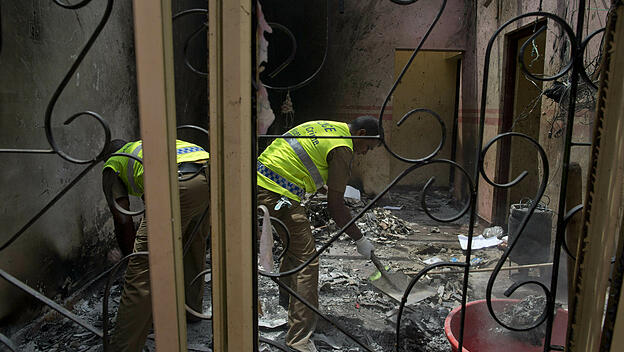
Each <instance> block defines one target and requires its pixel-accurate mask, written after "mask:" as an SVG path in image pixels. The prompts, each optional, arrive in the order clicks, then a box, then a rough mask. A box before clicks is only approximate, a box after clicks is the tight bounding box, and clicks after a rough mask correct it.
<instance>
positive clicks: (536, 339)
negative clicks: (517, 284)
mask: <svg viewBox="0 0 624 352" xmlns="http://www.w3.org/2000/svg"><path fill="white" fill-rule="evenodd" d="M544 309H546V297H543V296H534V295H530V296H527V297H525V298H524V299H522V300H521V301H520V302H518V303H516V304H512V305H509V306H508V307H506V308H505V310H504V311H503V312H502V313H501V315H500V320H501V321H502V322H503V323H504V324H505V325H507V326H510V327H513V328H517V329H526V328H529V327H531V326H533V325H535V323H536V322H537V321H538V319H540V317H541V316H542V314H543V312H544ZM491 330H492V331H493V332H494V333H496V334H500V335H508V336H511V337H513V338H515V339H517V340H520V341H526V342H528V343H530V344H531V345H533V346H541V345H542V344H543V341H544V337H545V336H546V323H545V322H543V323H542V324H540V325H539V326H537V327H535V328H533V329H530V330H526V331H514V330H508V329H506V328H504V327H502V326H496V327H494V328H492V329H491Z"/></svg>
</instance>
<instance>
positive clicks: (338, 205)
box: [327, 147, 373, 258]
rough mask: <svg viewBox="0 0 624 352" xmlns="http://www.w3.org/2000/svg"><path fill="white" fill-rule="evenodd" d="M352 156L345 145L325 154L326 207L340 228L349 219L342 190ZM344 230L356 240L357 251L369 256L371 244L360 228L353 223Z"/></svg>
mask: <svg viewBox="0 0 624 352" xmlns="http://www.w3.org/2000/svg"><path fill="white" fill-rule="evenodd" d="M352 158H353V152H351V150H350V149H348V148H347V147H338V148H335V149H333V150H332V151H331V152H330V153H329V154H328V155H327V161H328V163H329V177H328V179H327V187H328V189H329V190H328V192H327V208H328V210H329V215H330V216H331V217H332V218H333V219H334V221H335V222H336V224H337V225H338V226H339V227H341V228H342V227H343V226H344V225H346V224H347V223H348V222H349V221H350V220H351V213H350V212H349V209H348V208H347V206H346V205H345V203H344V192H345V188H346V187H347V181H348V180H349V176H350V175H351V170H350V164H351V159H352ZM345 232H346V233H347V235H349V237H351V238H352V239H353V240H354V241H356V244H357V246H358V252H359V253H360V254H362V256H364V257H365V258H370V253H371V252H372V250H373V246H372V244H371V243H370V241H368V240H367V239H366V238H365V237H364V236H362V232H360V229H359V228H358V227H357V226H356V225H355V224H352V225H351V226H349V227H348V228H347V229H346V230H345Z"/></svg>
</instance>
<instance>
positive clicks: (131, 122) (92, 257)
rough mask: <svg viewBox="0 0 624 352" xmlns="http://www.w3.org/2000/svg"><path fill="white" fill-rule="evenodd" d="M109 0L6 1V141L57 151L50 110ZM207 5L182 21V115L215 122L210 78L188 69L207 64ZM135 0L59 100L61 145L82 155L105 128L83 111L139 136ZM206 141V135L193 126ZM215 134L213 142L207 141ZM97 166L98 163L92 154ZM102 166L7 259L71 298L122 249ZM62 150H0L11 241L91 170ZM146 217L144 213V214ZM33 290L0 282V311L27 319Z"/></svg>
mask: <svg viewBox="0 0 624 352" xmlns="http://www.w3.org/2000/svg"><path fill="white" fill-rule="evenodd" d="M106 5H107V2H106V1H94V2H91V3H89V4H88V5H87V6H85V7H82V8H79V9H77V10H70V9H64V8H62V7H60V6H58V5H56V4H54V2H52V1H45V0H28V1H10V2H3V3H2V6H1V8H0V16H1V23H2V33H1V35H2V47H1V51H0V141H1V142H0V143H1V144H0V148H6V149H44V150H45V149H51V147H50V144H49V143H48V140H47V138H46V131H45V129H44V124H45V112H46V108H47V107H48V104H49V102H50V100H51V97H52V96H53V94H54V92H55V90H56V89H57V87H58V86H59V85H60V83H61V80H62V79H63V77H64V76H65V75H66V73H67V72H68V71H69V68H70V67H71V65H72V64H73V63H74V61H75V60H76V58H77V56H78V55H79V53H80V51H81V49H82V48H83V47H84V45H85V43H86V42H87V41H88V40H89V38H90V37H91V36H92V34H93V32H94V30H95V29H96V26H97V25H98V23H100V21H101V20H102V18H103V16H104V13H105V9H106ZM206 7H207V6H206V2H205V1H185V2H175V4H174V8H173V12H174V13H177V12H179V11H181V10H184V9H188V8H206ZM205 22H206V18H205V15H203V16H202V15H191V16H187V17H185V18H181V19H179V20H177V21H176V23H175V24H174V26H175V27H174V38H175V39H174V41H175V60H176V91H177V96H176V98H177V101H176V102H177V114H178V121H179V124H195V125H200V126H203V127H207V99H208V98H207V83H206V78H205V77H203V76H201V75H197V74H195V73H193V72H192V71H191V70H190V69H188V68H187V67H185V65H184V61H185V56H184V46H185V43H186V39H187V38H188V37H189V36H190V35H191V34H192V33H195V31H197V30H198V29H200V30H199V33H198V34H197V35H196V36H194V37H193V38H192V40H190V41H189V42H188V45H187V53H186V58H187V59H186V60H187V61H189V63H190V64H192V65H193V66H194V67H195V68H197V69H198V70H202V71H205V70H206V32H205V31H204V30H201V28H203V26H204V23H205ZM135 65H136V64H135V57H134V36H133V12H132V2H130V1H118V2H114V3H113V6H112V11H111V14H110V17H109V18H108V20H107V21H106V24H105V25H104V27H103V30H102V32H101V33H100V35H99V36H98V37H97V39H96V40H95V42H94V44H93V46H92V48H91V49H90V50H89V51H88V53H87V54H86V56H85V58H84V60H83V61H82V63H81V64H80V66H79V67H78V69H77V71H76V72H75V74H74V75H73V76H72V77H71V78H70V80H69V82H68V84H67V86H66V87H65V89H64V90H63V91H62V93H61V94H60V96H59V99H58V101H57V102H56V104H55V105H54V108H53V111H52V117H51V126H52V134H53V136H54V139H55V140H56V143H57V144H58V146H59V148H60V150H62V151H63V152H65V153H67V154H69V155H70V156H72V157H76V158H81V159H91V158H94V157H95V156H96V155H97V154H98V153H99V152H100V151H101V149H102V146H103V144H104V132H103V129H102V127H101V126H100V125H99V124H98V123H97V122H96V120H95V119H93V118H90V117H88V116H80V117H79V118H77V119H76V120H74V121H73V122H72V123H71V124H68V125H64V124H63V123H64V122H65V120H67V119H68V118H69V117H70V116H72V115H73V114H75V113H78V112H82V111H92V112H94V113H97V114H99V115H100V116H102V118H103V119H104V120H105V121H106V122H107V123H108V125H109V127H110V131H111V136H112V138H113V139H114V138H121V139H125V140H136V139H139V138H140V135H139V118H138V108H137V92H136V83H135V76H136V67H135ZM180 137H182V138H184V139H188V140H190V141H195V142H197V143H199V142H202V145H207V142H206V141H205V137H204V136H198V135H197V134H196V133H195V132H190V133H186V134H184V133H182V134H181V136H180ZM202 138H203V141H202ZM87 165H88V164H87ZM101 165H102V164H99V165H96V166H95V167H94V168H93V169H92V170H90V171H89V172H88V173H87V174H86V176H85V177H84V178H82V179H81V180H80V181H78V182H77V184H76V185H75V186H73V187H72V188H71V189H70V190H69V191H68V192H67V193H66V194H64V195H63V196H62V198H61V199H60V200H59V201H58V202H57V203H56V204H54V205H53V206H52V207H51V208H50V209H49V210H48V211H47V212H45V213H44V215H43V216H41V217H40V218H39V219H38V220H37V221H35V222H34V223H33V225H32V226H30V227H28V228H27V229H26V231H25V232H23V234H22V235H21V236H20V237H19V238H18V239H17V240H16V241H15V242H13V243H12V244H11V245H10V246H8V247H7V248H6V249H4V250H3V251H2V252H1V253H0V268H1V269H2V270H5V271H6V272H7V273H9V274H11V275H13V276H15V277H17V278H18V279H20V280H22V281H25V282H27V283H28V284H29V285H30V286H31V287H35V288H37V289H39V290H40V291H41V292H42V293H44V294H45V295H46V296H48V297H51V298H53V297H54V298H56V299H62V298H63V297H66V296H67V295H69V294H71V292H73V291H74V290H75V289H76V288H78V287H81V285H83V284H84V283H85V282H86V281H88V280H89V279H91V278H93V277H94V276H95V275H96V274H98V273H99V272H101V271H103V270H104V268H105V267H106V265H107V264H110V263H108V262H107V252H108V251H110V250H111V249H112V248H116V246H117V245H116V242H115V240H114V235H113V234H112V230H113V228H112V218H111V216H110V213H109V210H108V207H107V205H106V202H105V200H104V197H103V194H102V191H101V173H100V170H101ZM85 167H86V165H85V164H75V163H71V162H68V161H66V160H64V159H62V158H61V157H59V156H58V155H56V154H30V153H29V154H25V153H1V154H0V169H1V170H2V172H0V180H1V182H2V184H3V185H4V186H3V187H2V188H0V198H1V199H3V202H2V205H0V224H1V225H2V226H1V228H2V230H1V232H0V244H3V243H5V242H6V241H7V240H8V239H9V238H11V237H12V236H13V235H14V234H16V233H17V232H18V231H20V229H21V228H22V227H23V226H24V225H25V224H27V223H28V221H29V220H30V219H31V218H33V216H34V215H35V214H36V213H38V212H39V211H40V210H41V209H43V208H44V207H45V206H46V204H48V202H50V201H51V200H52V199H53V198H54V197H55V196H56V195H57V194H59V192H61V190H62V189H63V188H65V187H66V186H67V185H68V184H69V183H70V182H71V181H72V180H74V178H76V177H77V176H78V175H79V174H80V173H81V172H82V171H83V170H84V169H85ZM137 221H138V219H137ZM25 307H30V304H29V300H28V298H27V297H26V296H25V295H24V294H22V293H21V291H18V290H17V289H15V288H13V287H12V286H10V285H8V284H7V283H6V282H4V281H1V282H0V321H1V322H3V323H5V322H11V321H14V319H13V318H22V319H23V318H27V317H28V316H29V314H25V313H27V309H26V308H25Z"/></svg>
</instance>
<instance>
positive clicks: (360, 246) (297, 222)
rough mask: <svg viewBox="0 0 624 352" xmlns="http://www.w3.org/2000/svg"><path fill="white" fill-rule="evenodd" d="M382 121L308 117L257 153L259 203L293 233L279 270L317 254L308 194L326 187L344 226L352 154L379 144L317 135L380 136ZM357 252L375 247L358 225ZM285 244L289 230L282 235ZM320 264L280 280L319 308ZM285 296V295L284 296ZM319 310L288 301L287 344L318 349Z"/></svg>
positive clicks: (352, 230) (305, 350)
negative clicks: (314, 339) (303, 202)
mask: <svg viewBox="0 0 624 352" xmlns="http://www.w3.org/2000/svg"><path fill="white" fill-rule="evenodd" d="M376 135H383V131H381V130H379V120H377V119H376V118H375V117H372V116H360V117H358V118H356V119H355V120H353V121H352V122H351V123H348V124H347V123H342V122H336V121H310V122H306V123H304V124H301V125H299V126H297V127H294V128H293V129H291V130H290V131H288V132H287V133H286V134H285V136H295V137H296V136H309V137H312V138H300V139H297V138H278V139H276V140H275V141H273V142H272V143H271V144H270V145H269V146H268V147H267V149H266V150H265V151H264V152H263V153H262V154H261V155H260V156H259V157H258V162H257V169H258V172H257V180H258V204H259V205H265V206H267V208H268V209H269V211H270V213H271V216H274V217H276V218H278V219H280V220H281V221H283V222H284V223H285V224H286V226H287V227H288V230H289V233H290V239H289V246H288V250H287V252H286V254H285V255H284V257H283V259H282V262H281V265H280V271H281V272H285V271H288V270H290V269H293V268H296V267H298V266H300V265H301V264H303V263H304V262H306V261H307V260H308V259H310V258H311V257H312V256H314V254H315V253H316V248H315V244H314V237H313V236H312V231H311V230H310V222H309V221H308V218H307V215H306V212H305V209H304V208H303V207H302V206H301V205H300V202H301V200H302V198H303V197H304V195H305V193H314V192H316V191H317V190H320V189H321V188H323V187H324V185H327V187H328V191H327V192H328V193H327V199H328V204H327V205H328V209H329V213H330V216H331V217H332V218H333V219H334V220H335V221H336V224H337V225H338V226H339V227H342V226H344V225H346V224H347V222H349V220H350V219H351V216H350V213H349V210H348V208H347V207H346V206H345V204H344V192H345V188H346V185H347V181H348V179H349V176H350V172H351V163H352V160H353V155H354V154H366V153H367V152H368V151H369V150H371V149H373V148H375V147H376V146H378V145H379V140H376V139H351V138H337V139H332V138H315V137H324V136H376ZM346 232H347V234H348V235H349V236H350V237H351V238H352V239H353V240H354V241H355V243H356V245H357V250H358V252H359V253H360V254H361V255H362V256H364V257H365V258H367V259H369V258H370V256H371V252H372V251H373V245H372V244H371V242H370V241H369V240H368V239H366V238H365V237H364V236H363V235H362V233H361V232H360V230H359V229H358V227H357V226H356V225H352V226H350V227H348V228H347V229H346ZM280 236H281V237H282V241H284V242H285V234H284V233H280ZM318 276H319V262H318V259H315V260H313V261H312V262H311V263H310V264H309V265H308V266H306V267H305V268H303V269H302V270H301V271H298V272H297V273H295V274H293V275H290V276H287V277H284V278H281V280H282V281H283V282H285V283H286V284H287V285H288V286H289V287H290V288H292V289H293V290H294V291H295V292H297V293H298V294H299V295H301V296H302V297H303V298H304V299H305V300H306V301H307V302H309V303H310V304H312V305H313V306H315V307H318ZM280 296H282V293H281V294H280ZM316 319H317V317H316V314H315V313H314V311H312V310H311V309H309V308H307V307H306V306H305V305H304V304H303V303H301V302H300V301H299V300H297V299H296V298H294V297H290V300H289V303H288V326H289V327H288V332H287V333H286V337H285V339H286V344H287V345H288V346H289V347H291V348H293V349H294V350H296V351H302V352H311V351H316V348H315V346H314V343H313V342H312V340H311V339H310V337H311V336H312V334H313V333H314V330H315V328H316Z"/></svg>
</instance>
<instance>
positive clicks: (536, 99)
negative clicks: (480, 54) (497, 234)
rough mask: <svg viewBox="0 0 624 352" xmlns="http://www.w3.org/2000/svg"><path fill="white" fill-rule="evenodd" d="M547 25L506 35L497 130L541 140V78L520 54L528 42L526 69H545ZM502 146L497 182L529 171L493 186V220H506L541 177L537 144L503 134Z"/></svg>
mask: <svg viewBox="0 0 624 352" xmlns="http://www.w3.org/2000/svg"><path fill="white" fill-rule="evenodd" d="M544 26H546V21H540V22H537V23H532V24H531V25H529V26H527V27H525V28H521V29H518V30H516V31H514V32H511V33H509V34H507V36H506V40H505V43H506V44H505V64H504V71H503V75H504V76H503V102H502V107H503V114H502V121H501V123H500V125H499V130H498V133H505V132H518V133H522V134H525V135H527V136H529V137H531V138H533V139H535V140H536V141H539V132H540V116H541V112H542V95H541V92H542V81H538V80H534V79H532V78H531V77H529V76H527V75H526V74H525V73H524V72H523V71H522V69H521V65H520V62H519V61H518V60H519V59H518V55H519V53H521V49H522V47H523V45H524V44H525V43H526V45H524V47H525V49H524V52H523V60H524V63H525V66H526V69H527V70H528V71H529V72H531V74H533V75H535V76H539V75H542V74H543V73H544V50H545V47H546V31H545V30H541V31H540V29H541V28H542V27H544ZM527 41H528V42H527ZM499 146H500V147H499V148H498V152H497V162H496V180H497V182H498V183H507V182H509V181H511V180H513V179H515V178H516V177H518V176H519V175H520V174H521V173H522V172H524V171H526V172H527V175H526V177H525V178H524V179H523V180H522V181H521V182H520V183H518V184H517V185H515V186H513V187H511V188H495V189H494V209H493V214H494V215H493V221H494V223H495V224H505V223H507V214H508V212H509V207H510V205H511V204H516V203H520V202H523V201H525V200H526V199H532V198H534V197H535V194H536V192H537V188H538V186H539V181H540V176H539V168H538V162H539V158H538V152H537V150H536V149H535V147H534V146H532V145H531V144H530V143H529V142H528V141H527V140H525V139H523V138H518V137H512V138H503V139H502V140H501V141H500V142H499Z"/></svg>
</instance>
